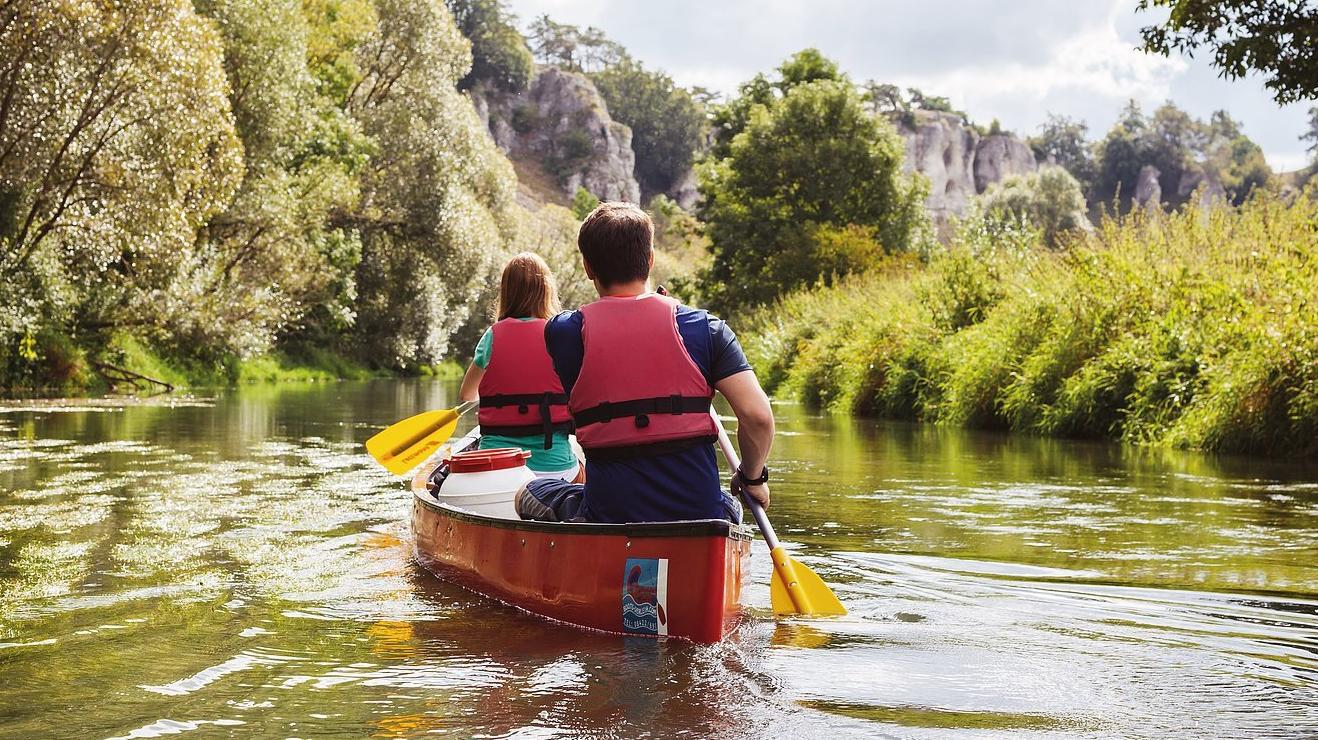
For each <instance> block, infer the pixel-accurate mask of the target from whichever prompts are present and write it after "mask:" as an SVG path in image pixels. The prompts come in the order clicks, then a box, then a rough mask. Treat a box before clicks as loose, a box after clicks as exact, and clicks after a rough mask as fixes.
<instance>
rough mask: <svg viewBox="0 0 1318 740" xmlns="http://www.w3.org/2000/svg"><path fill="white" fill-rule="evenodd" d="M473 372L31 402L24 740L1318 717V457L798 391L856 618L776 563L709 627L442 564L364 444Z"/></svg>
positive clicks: (10, 419) (788, 527)
mask: <svg viewBox="0 0 1318 740" xmlns="http://www.w3.org/2000/svg"><path fill="white" fill-rule="evenodd" d="M451 390H452V388H451V387H448V386H446V385H445V384H442V383H424V382H376V383H367V384H335V385H328V386H326V385H319V386H317V385H311V386H277V387H256V388H248V389H242V390H240V391H236V392H219V393H216V394H213V395H211V396H203V397H187V398H178V397H166V398H158V399H152V400H151V401H148V402H144V403H133V404H122V403H115V402H104V401H101V402H95V403H87V402H78V403H74V404H65V405H60V404H50V403H44V404H41V405H38V406H34V405H31V404H27V403H22V404H16V403H10V404H8V405H7V406H6V407H5V408H3V409H0V735H3V736H5V737H34V736H68V737H158V736H166V735H179V734H182V735H185V736H186V735H193V736H198V737H201V736H205V737H212V736H217V735H218V736H225V735H234V736H273V737H290V736H300V737H308V736H319V735H327V734H338V735H341V736H345V737H361V736H374V737H413V736H422V735H431V734H441V735H454V736H460V737H465V736H471V735H484V736H494V737H500V736H509V735H516V736H519V737H521V736H530V737H537V736H568V737H577V736H583V735H584V736H634V735H637V734H641V733H643V732H646V731H649V732H653V733H654V734H656V735H675V736H690V737H707V736H751V735H754V736H759V735H765V734H774V735H778V736H784V737H795V736H817V735H818V734H820V732H821V731H827V732H829V733H831V734H833V735H836V736H859V735H868V736H873V735H879V736H888V737H915V738H924V737H997V736H1003V735H1006V736H1018V737H1165V736H1196V737H1295V738H1300V737H1311V736H1314V735H1316V734H1318V565H1316V564H1318V470H1314V469H1312V468H1305V467H1301V466H1297V465H1293V464H1278V463H1265V462H1259V461H1244V460H1235V461H1233V460H1215V459H1211V458H1206V457H1202V456H1196V455H1189V454H1179V453H1178V454H1171V453H1156V452H1148V451H1132V450H1129V449H1124V448H1117V447H1111V446H1107V445H1091V444H1081V443H1070V442H1057V441H1044V440H1035V439H1024V438H1002V437H996V436H988V435H972V434H964V433H955V432H950V431H947V430H938V429H931V428H927V427H918V426H902V425H876V424H873V423H869V422H853V421H851V420H845V419H835V418H820V417H814V416H810V415H808V414H806V413H805V412H804V411H803V410H801V409H800V408H799V407H796V406H791V405H783V406H779V407H778V411H779V416H780V420H781V423H782V430H783V434H782V436H781V437H780V439H779V440H778V447H777V454H776V455H775V480H776V483H775V489H774V490H775V494H776V497H775V506H774V508H773V510H772V512H771V513H772V515H773V517H774V519H775V521H776V523H777V525H778V528H779V531H780V535H781V536H782V537H783V538H784V539H785V540H786V541H787V542H788V544H789V547H791V548H793V549H794V551H795V555H796V556H797V557H799V558H800V559H802V560H803V561H804V562H806V563H807V564H809V565H810V566H811V567H813V568H814V569H815V570H816V571H818V572H819V573H820V574H821V575H822V576H823V577H824V578H825V579H826V580H828V581H829V582H830V583H834V584H836V586H837V591H838V593H839V595H840V596H841V597H842V599H843V601H844V602H846V603H847V605H848V606H849V607H850V608H851V614H850V615H849V616H848V617H846V618H844V619H839V620H815V621H803V620H802V621H794V620H785V621H775V620H773V619H772V618H771V617H770V615H769V613H768V610H767V608H766V607H767V603H768V588H767V582H768V575H769V574H768V569H769V562H768V558H766V557H764V555H763V552H762V551H757V557H755V558H754V559H753V561H752V562H753V571H754V574H755V581H756V582H755V584H754V585H753V586H752V587H751V588H750V589H749V590H748V592H747V594H746V597H747V600H748V602H749V603H750V604H751V613H750V614H749V616H748V618H747V620H746V622H745V623H744V624H743V627H742V628H741V629H740V630H739V631H738V633H737V634H736V635H735V636H734V637H733V638H732V639H730V640H729V641H727V642H726V643H724V644H722V645H715V646H703V647H702V646H693V645H687V644H681V643H676V642H673V643H666V642H657V641H651V640H644V639H639V638H632V639H623V638H617V637H609V636H601V635H594V634H587V633H582V632H577V631H574V630H571V629H566V628H563V627H561V626H556V625H552V624H548V623H545V622H542V621H541V620H539V619H536V618H534V617H531V616H528V615H525V614H523V613H521V612H518V611H515V610H512V609H509V608H507V607H503V606H501V605H498V604H494V603H491V602H488V601H486V600H484V599H481V598H479V597H476V596H473V595H471V594H469V593H467V592H465V591H463V590H461V589H458V588H455V587H453V586H450V585H447V584H444V583H442V582H440V581H438V580H436V579H434V578H433V577H432V576H430V575H429V574H427V573H425V572H424V571H422V570H420V569H419V568H417V567H416V566H415V564H414V563H413V560H412V558H411V552H410V542H409V535H408V530H407V523H406V521H405V520H404V516H405V513H406V511H407V493H406V492H405V491H404V490H403V487H402V485H401V484H400V483H399V482H398V481H396V480H394V479H392V478H391V477H389V476H388V475H387V474H385V473H383V472H381V471H378V470H376V469H375V468H374V467H373V465H372V464H371V463H370V461H369V459H367V458H366V457H365V456H364V455H363V454H362V452H361V447H360V443H361V441H362V440H363V439H365V438H366V437H367V436H369V434H370V433H371V431H372V430H373V429H375V428H378V427H379V426H382V425H384V424H387V423H389V422H392V421H395V420H397V419H399V418H402V417H404V416H407V415H409V414H412V413H415V412H417V411H420V410H423V409H427V408H436V407H440V406H444V405H447V404H446V401H447V400H448V399H449V398H451V397H452V396H451ZM71 708H76V711H71Z"/></svg>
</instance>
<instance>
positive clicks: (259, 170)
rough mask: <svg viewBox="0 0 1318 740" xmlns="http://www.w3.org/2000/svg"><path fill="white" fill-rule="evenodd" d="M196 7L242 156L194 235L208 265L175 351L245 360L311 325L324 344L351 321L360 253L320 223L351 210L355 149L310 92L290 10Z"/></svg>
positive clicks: (299, 10) (298, 10)
mask: <svg viewBox="0 0 1318 740" xmlns="http://www.w3.org/2000/svg"><path fill="white" fill-rule="evenodd" d="M196 5H197V9H198V11H199V12H201V13H203V14H205V15H206V16H208V17H210V18H212V19H214V20H215V21H216V24H217V26H218V28H219V29H220V32H221V35H222V37H223V40H224V60H225V61H224V66H225V70H226V73H227V76H228V78H229V83H230V92H229V100H230V105H231V106H232V108H233V112H234V118H235V120H236V122H237V128H238V134H239V137H240V138H241V139H242V143H243V149H244V152H245V154H246V158H245V162H244V174H243V180H242V183H241V184H240V186H239V188H238V191H237V193H236V194H235V197H234V199H233V201H232V202H231V203H230V204H229V206H228V208H226V209H225V210H224V211H223V212H222V213H219V214H217V215H216V216H215V217H214V218H212V219H211V220H210V221H208V222H207V223H206V224H205V226H204V227H203V228H202V230H201V232H200V234H199V240H200V241H201V242H202V243H204V244H206V245H207V247H208V249H209V251H210V252H212V253H213V254H214V255H215V256H216V259H214V260H213V261H212V262H211V263H210V264H209V266H208V267H207V269H206V270H205V271H203V272H200V273H199V274H198V276H197V277H198V279H197V280H196V281H195V282H194V283H193V285H194V286H195V290H194V291H193V292H192V293H191V294H190V295H189V297H188V302H189V303H190V304H191V306H192V308H191V310H189V311H187V312H186V313H185V314H184V315H183V316H182V317H180V319H179V321H178V322H177V323H178V324H179V327H178V329H177V330H176V333H177V334H179V335H180V336H179V339H180V341H179V344H182V345H186V346H188V347H191V348H194V352H193V353H194V354H197V353H206V352H210V353H223V352H226V351H235V350H237V351H241V352H243V353H252V352H259V351H264V350H266V349H269V347H270V345H271V344H272V343H273V341H274V340H275V337H276V335H278V334H280V333H288V332H297V331H301V330H306V329H310V328H312V326H314V327H315V328H316V330H317V331H318V332H319V336H318V337H317V338H318V339H320V340H321V341H325V340H326V339H327V336H326V333H327V332H337V331H340V330H343V329H345V328H346V327H347V326H349V325H351V323H352V319H353V312H352V303H353V300H354V298H355V290H356V284H355V279H354V271H355V269H356V261H357V259H358V258H359V255H360V244H359V242H358V240H357V236H356V234H355V233H349V232H345V231H343V230H341V229H337V228H334V227H333V226H331V225H330V221H331V220H332V217H333V214H336V213H339V212H343V211H345V210H348V209H350V208H351V207H352V206H353V205H354V203H355V201H356V198H357V195H358V190H357V180H356V176H355V175H356V172H357V170H358V169H360V167H361V166H362V165H363V164H364V162H365V159H366V157H367V151H366V148H367V142H366V141H365V139H364V137H362V136H361V134H360V133H359V132H356V131H355V130H354V129H353V128H352V127H351V125H350V122H348V121H347V119H346V116H345V115H344V114H343V112H342V110H340V109H339V108H338V107H337V106H336V105H335V104H334V102H333V101H331V100H329V99H328V98H326V97H325V96H323V95H320V94H318V92H317V88H316V84H315V82H314V80H313V78H312V76H311V73H310V71H309V69H308V66H307V59H308V38H309V35H310V30H309V27H308V24H307V21H306V17H305V16H304V14H303V6H302V2H301V1H300V0H199V1H198V2H197V3H196ZM272 275H279V276H280V279H279V280H271V279H270V277H271V276H272ZM230 335H232V337H231V338H226V337H230ZM239 339H240V340H241V342H239V341H236V340H239Z"/></svg>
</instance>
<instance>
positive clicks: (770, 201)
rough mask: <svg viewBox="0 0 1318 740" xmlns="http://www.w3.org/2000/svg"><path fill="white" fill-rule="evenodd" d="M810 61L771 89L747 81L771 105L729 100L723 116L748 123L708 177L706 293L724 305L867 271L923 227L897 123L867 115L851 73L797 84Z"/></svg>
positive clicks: (919, 195)
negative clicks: (798, 74) (903, 166)
mask: <svg viewBox="0 0 1318 740" xmlns="http://www.w3.org/2000/svg"><path fill="white" fill-rule="evenodd" d="M810 58H811V55H810V54H809V53H808V52H802V53H801V54H798V55H797V56H796V57H794V58H793V59H791V60H789V61H788V62H787V63H786V64H784V65H783V68H782V69H783V70H788V71H787V72H784V73H783V77H782V79H781V80H780V81H779V82H778V83H777V84H776V85H774V86H773V87H772V88H771V89H770V90H768V91H766V90H765V88H764V87H763V84H764V83H766V82H767V81H765V80H763V79H762V78H759V79H757V80H753V81H752V82H751V83H748V84H747V85H745V86H743V90H746V91H748V92H749V94H750V95H751V96H753V98H754V99H755V100H767V101H768V103H767V104H766V103H760V102H753V103H751V104H750V105H749V106H746V105H745V104H743V103H742V102H740V101H733V102H732V103H730V104H729V106H728V108H727V110H728V111H732V113H731V114H729V115H727V116H725V117H724V118H723V119H722V120H723V121H724V122H725V124H727V125H739V122H740V121H741V119H742V118H744V119H745V128H744V130H742V131H740V132H739V133H736V134H735V135H734V136H733V137H732V138H731V139H730V141H728V143H727V147H726V149H727V155H726V157H723V158H721V159H717V160H715V161H712V162H710V163H709V164H708V166H707V167H705V168H704V170H703V172H702V174H701V192H702V193H703V194H704V197H705V201H704V204H703V205H702V207H701V216H702V219H703V220H704V221H705V223H706V233H707V234H708V236H709V238H710V242H711V254H712V257H713V261H712V264H711V265H710V267H709V269H708V270H705V271H704V272H703V273H702V275H701V290H702V294H703V295H704V296H705V298H706V299H707V300H708V301H709V302H710V303H711V305H713V306H715V307H717V308H719V309H721V310H726V309H729V308H735V307H738V306H745V305H753V304H758V303H764V302H766V301H769V300H772V299H773V298H774V297H776V296H777V295H779V294H780V293H781V292H782V291H786V290H791V289H793V288H797V287H800V286H803V285H810V284H813V283H815V282H816V281H819V280H824V281H829V280H832V279H833V278H834V276H841V275H846V274H848V273H851V272H857V271H861V270H864V269H866V267H868V266H869V265H870V264H871V263H872V262H873V260H874V258H875V257H876V256H877V255H879V254H881V253H885V252H894V251H901V250H903V249H906V248H907V246H908V245H909V244H910V242H911V239H912V237H913V235H914V234H915V233H916V232H917V231H918V229H919V228H920V226H921V224H922V223H923V209H922V206H921V203H922V200H923V195H924V194H923V191H922V188H921V187H919V186H918V185H917V184H915V183H913V182H912V181H910V180H908V179H907V178H905V177H904V176H902V174H901V164H902V161H901V160H902V148H901V140H900V138H899V137H898V136H897V134H896V132H895V131H894V130H893V129H892V127H891V125H890V124H888V123H887V122H886V121H884V120H882V119H879V118H876V117H874V116H872V115H870V114H869V113H867V112H866V111H865V110H864V108H863V107H862V105H861V103H860V99H859V96H858V95H857V94H856V92H855V91H854V90H853V88H852V86H851V85H850V83H848V82H846V81H844V80H838V79H814V80H813V81H809V82H804V83H800V84H795V83H792V82H791V80H793V79H796V76H795V75H794V74H793V73H791V72H790V70H791V69H793V68H794V67H796V66H797V62H799V61H800V60H802V59H806V60H809V59H810ZM800 66H801V67H802V68H804V69H808V70H815V71H817V70H819V69H821V67H820V66H819V65H817V64H814V63H813V62H811V63H808V64H804V65H800ZM825 69H827V68H825ZM832 71H833V73H835V72H836V68H832ZM812 73H813V72H812ZM777 90H786V92H785V93H783V94H781V97H779V96H778V93H776V92H774V91H777ZM866 244H868V246H866Z"/></svg>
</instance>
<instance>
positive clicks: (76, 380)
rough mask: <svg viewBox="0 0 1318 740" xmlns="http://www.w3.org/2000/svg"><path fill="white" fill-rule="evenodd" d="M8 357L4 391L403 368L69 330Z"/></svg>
mask: <svg viewBox="0 0 1318 740" xmlns="http://www.w3.org/2000/svg"><path fill="white" fill-rule="evenodd" d="M3 359H4V360H5V362H4V363H3V365H4V370H5V371H6V372H5V373H4V375H3V377H4V380H5V382H4V383H3V385H0V391H7V392H9V393H24V394H26V393H31V392H56V393H101V392H105V391H142V392H159V391H161V390H164V387H163V386H162V385H161V384H167V385H169V386H173V387H174V388H206V387H223V386H235V385H247V384H253V383H285V382H329V381H338V380H366V379H370V378H387V377H397V376H399V375H400V374H401V373H399V372H395V371H391V370H387V369H380V368H373V367H371V366H369V365H366V364H364V363H362V362H360V361H358V360H355V359H353V358H351V357H347V356H345V355H342V354H338V353H336V352H333V351H330V350H324V349H318V348H314V347H303V348H299V349H297V350H295V351H274V352H270V353H267V354H263V355H258V356H255V357H250V358H240V357H233V356H230V357H222V358H218V359H215V360H213V361H209V362H207V361H203V360H199V359H196V358H189V357H177V356H171V355H170V354H168V353H164V352H160V351H157V350H154V349H152V348H151V347H149V346H148V345H147V344H146V343H144V342H142V341H141V340H139V339H137V338H134V337H129V336H120V337H116V338H115V339H114V340H113V341H112V342H111V343H110V344H109V345H108V346H107V347H106V348H105V349H104V350H102V351H100V352H96V353H89V352H88V351H87V350H85V349H83V348H81V347H79V346H78V345H77V344H76V343H74V342H72V341H69V340H67V339H64V338H62V337H57V336H43V337H40V338H36V339H34V341H32V342H30V343H28V345H27V346H25V347H23V348H21V351H19V352H11V353H9V354H7V355H5V356H4V357H3ZM410 370H411V372H408V373H406V374H407V375H415V376H439V377H461V374H462V368H461V367H460V366H459V365H458V364H457V363H456V362H453V361H446V362H443V363H440V364H438V365H421V366H418V367H414V368H411V369H410ZM127 376H134V377H135V376H140V378H138V380H137V382H135V383H134V382H131V381H129V380H125V379H124V378H125V377H127ZM115 378H118V379H119V382H118V383H115V382H114V381H113V379H115ZM145 379H150V380H145ZM153 381H158V382H153Z"/></svg>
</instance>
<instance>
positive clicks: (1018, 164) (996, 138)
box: [975, 134, 1039, 193]
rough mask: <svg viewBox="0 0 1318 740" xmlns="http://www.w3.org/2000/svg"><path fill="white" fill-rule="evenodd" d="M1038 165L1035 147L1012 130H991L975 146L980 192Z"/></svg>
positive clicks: (1030, 170)
mask: <svg viewBox="0 0 1318 740" xmlns="http://www.w3.org/2000/svg"><path fill="white" fill-rule="evenodd" d="M1037 169H1039V166H1038V164H1037V163H1036V162H1035V160H1034V151H1033V150H1031V149H1030V147H1029V146H1028V145H1027V144H1026V143H1025V142H1023V141H1021V140H1020V139H1018V138H1016V137H1015V136H1014V135H1012V134H989V135H988V136H985V137H984V138H983V139H980V140H979V145H978V146H977V147H975V190H976V191H978V192H980V193H982V192H984V191H985V190H987V189H988V186H990V185H992V184H993V183H995V182H1002V181H1003V180H1005V179H1007V178H1008V177H1011V176H1013V175H1026V174H1029V173H1031V172H1034V171H1035V170H1037Z"/></svg>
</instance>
